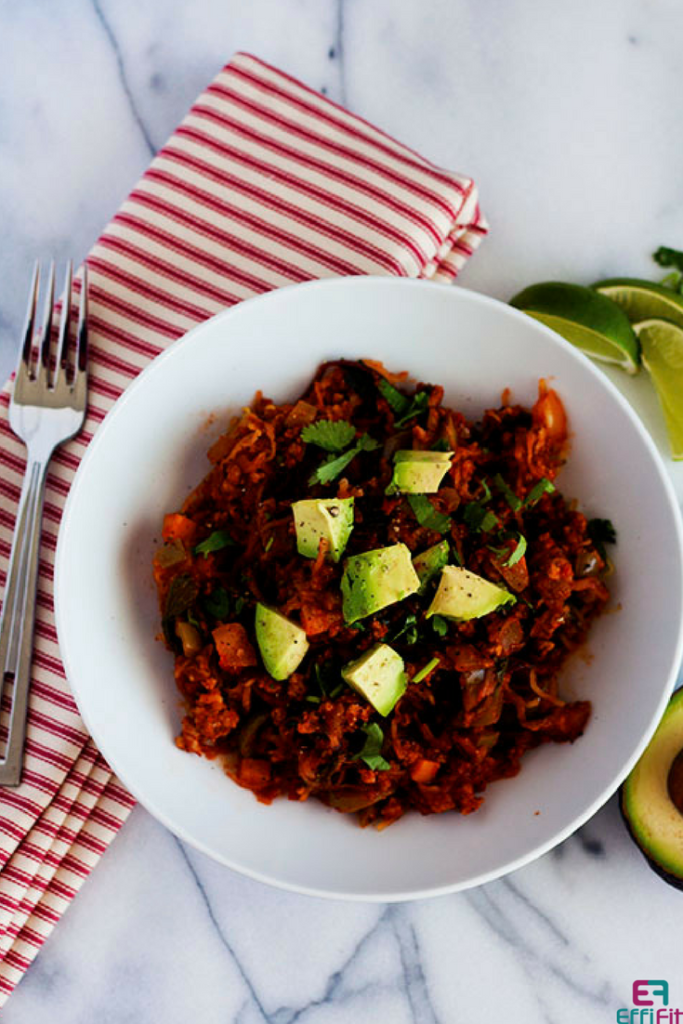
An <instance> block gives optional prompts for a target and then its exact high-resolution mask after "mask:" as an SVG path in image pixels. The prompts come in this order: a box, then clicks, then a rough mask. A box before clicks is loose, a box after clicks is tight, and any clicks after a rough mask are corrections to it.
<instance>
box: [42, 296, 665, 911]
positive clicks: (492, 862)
mask: <svg viewBox="0 0 683 1024" xmlns="http://www.w3.org/2000/svg"><path fill="white" fill-rule="evenodd" d="M338 356H343V357H346V358H358V357H371V358H375V359H382V360H383V361H384V362H385V363H386V365H387V366H388V367H390V368H392V369H397V370H400V369H407V370H409V371H410V372H411V374H412V375H413V376H415V377H417V378H419V379H421V380H425V381H431V382H432V383H441V384H444V385H445V387H446V402H447V404H448V405H451V406H454V407H455V408H457V409H460V410H462V411H463V412H464V413H465V415H466V416H468V417H477V416H478V415H479V414H480V413H481V412H482V411H483V410H484V409H485V408H486V407H489V406H492V405H493V406H495V405H497V404H499V401H500V395H501V392H502V390H503V388H505V387H509V388H511V389H512V394H513V398H514V400H515V401H519V402H522V403H527V404H531V403H532V402H533V401H534V399H535V397H536V394H537V384H538V379H539V378H540V377H546V378H551V379H552V382H553V386H554V387H556V389H557V390H558V392H559V393H560V395H561V397H562V400H563V402H564V403H565V406H566V408H567V411H568V415H569V420H570V428H571V433H572V448H571V456H570V460H569V463H568V465H567V466H566V468H565V469H564V470H563V472H562V474H561V476H560V481H559V485H560V487H561V489H562V491H563V493H564V494H565V495H567V496H572V497H576V498H577V499H578V500H579V502H580V505H581V507H582V509H583V510H585V511H586V513H587V514H589V515H591V516H596V515H597V516H602V517H607V518H610V519H612V520H613V522H614V523H615V525H616V528H617V531H618V544H617V546H616V548H615V550H614V553H613V554H614V561H615V564H616V574H615V575H614V577H613V578H612V580H611V587H612V593H613V602H612V603H613V610H612V611H611V612H607V613H606V614H605V615H603V616H602V617H601V618H600V620H599V621H598V622H597V623H596V624H595V626H594V629H593V631H592V633H591V636H590V641H589V650H590V654H591V658H590V659H586V658H583V659H582V658H581V657H579V656H574V657H573V659H571V661H570V663H569V665H568V666H567V668H566V671H565V672H564V675H563V681H562V690H563V692H564V693H565V694H568V695H570V696H572V697H576V698H579V697H581V698H588V699H590V700H591V701H592V702H593V715H592V718H591V720H590V723H589V726H588V729H587V731H586V733H585V735H584V736H583V737H582V738H581V739H580V740H578V741H577V742H576V743H575V744H573V745H569V744H562V745H555V744H548V745H546V746H544V747H543V748H540V749H538V750H536V751H534V752H532V753H530V754H529V755H527V756H526V758H525V759H524V763H523V767H522V771H521V774H520V775H519V776H518V777H517V778H514V779H511V780H506V781H502V782H497V783H494V784H493V785H492V786H490V787H489V788H488V789H487V791H486V799H485V802H484V805H483V807H482V808H481V810H479V811H477V812H476V813H475V814H473V815H471V816H469V817H462V816H460V815H458V814H455V813H451V814H443V815H435V816H430V817H426V818H423V817H420V816H419V815H418V814H409V815H407V816H406V817H405V818H403V819H402V820H401V821H400V822H398V823H397V824H396V825H393V826H392V827H391V828H389V829H387V830H386V831H383V832H377V831H375V830H374V829H372V828H369V829H360V828H359V827H358V826H357V824H356V822H355V820H354V819H353V818H351V817H348V816H345V815H341V814H338V813H337V812H335V811H331V810H329V809H327V808H325V807H323V806H322V805H321V804H319V803H317V802H316V801H310V802H308V803H305V804H298V803H291V802H288V801H287V800H278V801H276V802H275V803H274V804H273V805H271V806H269V807H268V806H264V805H262V804H259V803H258V802H257V801H256V800H255V798H254V797H253V796H252V794H251V793H250V792H248V791H247V790H244V789H240V788H239V787H238V786H236V785H235V784H234V783H233V782H231V781H230V780H229V779H228V778H227V777H226V776H225V774H224V773H223V772H222V770H221V768H220V765H219V764H217V763H215V762H213V763H212V762H209V761H207V760H205V759H203V758H199V757H194V756H191V755H189V754H187V753H183V752H182V751H180V750H178V748H177V747H176V746H175V745H174V742H173V740H174V737H175V736H176V734H177V732H178V727H179V722H180V718H181V712H180V705H179V700H178V695H177V693H176V690H175V686H174V681H173V671H172V669H173V666H172V660H171V656H170V655H169V654H168V652H167V651H166V650H165V649H164V648H163V646H162V645H161V644H160V643H159V642H158V641H155V639H154V637H155V634H157V633H158V630H159V617H158V610H157V602H156V593H155V589H154V586H153V584H152V579H151V559H152V555H153V552H154V549H155V546H156V544H157V543H158V538H159V532H160V524H161V520H162V516H163V514H164V513H165V512H167V511H169V510H172V509H175V508H177V507H178V506H179V505H180V503H181V501H182V499H183V498H184V496H185V494H186V493H187V492H188V490H189V489H190V488H191V487H192V486H193V485H195V484H196V483H197V482H198V481H199V480H200V479H201V478H202V476H203V475H204V473H205V472H206V470H207V467H208V463H207V462H206V450H207V448H208V446H209V444H210V442H211V441H212V440H213V438H214V437H215V436H217V434H218V433H220V432H221V431H222V430H223V429H225V426H226V424H227V421H228V416H229V415H230V414H233V413H234V412H235V411H236V410H238V409H239V408H240V407H241V406H243V405H245V404H247V403H248V402H249V401H250V399H251V397H252V395H253V394H254V392H255V391H256V390H257V389H261V390H263V391H264V392H265V393H266V394H267V395H269V396H271V397H272V398H274V399H275V400H276V401H283V400H287V399H291V398H292V397H293V396H296V395H297V394H298V393H299V392H300V391H301V390H302V389H303V388H304V386H305V385H306V383H307V382H308V381H309V379H310V377H311V375H312V373H313V371H314V370H315V368H316V366H317V365H318V363H319V362H320V361H321V360H323V359H327V358H333V357H338ZM212 413H214V414H216V415H217V419H216V420H215V422H214V423H213V425H212V426H209V427H207V419H208V418H209V416H210V414H212ZM681 535H682V531H681V524H680V516H679V513H678V509H677V506H676V504H675V501H674V498H673V493H672V490H671V485H670V484H669V482H668V480H667V477H666V474H665V471H664V469H663V466H662V464H661V462H660V459H659V457H658V455H657V453H656V451H655V448H654V446H653V444H652V442H651V440H650V438H649V437H648V436H647V434H646V433H645V431H644V430H643V428H642V426H641V425H640V423H639V422H638V420H637V419H636V417H635V415H634V414H633V413H632V411H631V410H630V408H629V407H628V405H627V403H626V402H625V400H624V399H623V398H622V397H621V396H620V394H619V393H618V391H617V390H616V389H615V388H614V386H613V385H612V384H611V383H610V382H609V381H608V380H607V379H606V378H605V377H604V376H603V374H602V373H601V371H600V370H599V369H597V368H596V367H594V366H593V365H592V364H591V363H590V361H589V360H588V359H586V358H585V357H584V356H582V355H581V354H580V353H578V352H577V351H576V350H575V349H573V348H572V347H571V346H570V345H568V344H567V343H566V342H564V341H563V340H562V339H561V338H559V337H558V336H557V335H556V334H554V333H553V332H552V331H550V330H548V329H547V328H545V327H543V326H542V325H540V324H539V323H538V322H536V321H535V320H533V319H531V318H530V317H527V316H525V315H524V314H523V313H520V312H518V311H517V310H514V309H511V308H510V307H508V306H505V305H503V304H502V303H499V302H496V301H495V300H493V299H489V298H485V297H484V296H481V295H477V294H474V293H472V292H467V291H463V290H461V289H457V288H447V287H444V286H443V285H432V284H427V283H423V282H415V281H406V280H392V279H383V278H351V279H348V278H347V279H341V280H334V281H325V282H316V283H312V284H305V285H299V286H296V287H293V288H286V289H283V290H280V291H275V292H271V293H270V294H268V295H265V296H263V297H260V298H258V299H254V300H252V301H249V302H244V303H242V304H241V305H239V306H237V307H235V308H234V309H231V310H229V311H227V312H225V313H222V314H220V315H218V316H216V317H214V318H213V319H212V320H209V321H208V322H206V323H204V324H202V325H201V326H200V327H197V328H196V329H195V330H193V331H191V332H190V333H189V334H188V335H186V336H185V337H184V338H182V339H181V340H180V341H178V342H176V344H174V345H172V346H171V347H170V348H169V349H168V350H167V351H166V352H165V353H164V354H163V355H161V356H159V358H157V359H156V360H154V362H153V363H152V364H151V365H150V366H149V367H148V368H147V369H146V370H145V372H144V373H142V374H141V375H140V376H139V377H138V378H137V380H136V381H135V382H134V383H133V384H131V385H130V387H129V388H128V389H127V391H126V392H125V394H124V395H123V396H122V398H121V399H120V400H119V401H118V402H117V404H116V406H115V408H114V409H113V410H112V412H111V413H110V414H109V416H108V417H107V419H106V421H105V422H104V423H103V424H102V426H101V427H100V428H99V430H98V432H97V434H96V436H95V438H94V440H93V441H92V443H91V444H90V446H89V448H88V451H87V453H86V455H85V458H84V459H83V461H82V463H81V466H80V468H79V470H78V473H77V476H76V479H75V481H74V484H73V486H72V489H71V494H70V496H69V500H68V502H67V506H66V510H65V513H64V519H63V522H62V528H61V532H60V537H59V545H58V549H57V564H56V583H55V588H56V604H57V628H58V632H59V639H60V644H61V650H62V655H63V658H64V663H65V666H66V671H67V676H68V679H69V682H70V684H71V686H72V688H73V691H74V694H75V696H76V700H77V701H78V705H79V708H80V710H81V713H82V715H83V718H84V720H85V722H86V725H87V727H88V729H89V730H90V732H91V733H92V735H93V737H94V739H95V741H96V743H97V744H98V746H99V747H100V749H101V751H102V753H103V754H104V756H105V757H106V758H107V760H108V761H109V763H110V764H111V766H112V767H113V768H114V770H115V771H116V772H117V773H118V775H119V777H120V778H121V779H122V781H123V782H124V783H125V785H126V786H128V788H129V789H130V790H131V792H132V793H133V794H134V795H135V796H136V797H137V798H138V800H139V801H140V803H141V804H143V805H144V806H145V807H146V808H147V809H148V810H149V811H150V813H152V814H153V815H154V816H155V817H156V818H158V819H159V820H160V821H162V822H163V823H164V824H165V825H167V826H168V827H169V828H170V829H171V830H172V831H173V832H175V833H176V834H177V835H178V836H180V837H181V838H183V839H185V840H187V841H188V842H190V843H192V844H193V845H194V846H196V847H197V848H199V849H200V850H203V851H204V852H206V853H208V854H211V855H212V856H213V857H215V858H217V859H218V860H220V861H222V862H223V863H224V864H227V865H229V866H230V867H232V868H235V869H236V870H238V871H242V872H244V873H245V874H247V875H250V876H252V877H253V878H257V879H261V880H263V881H267V882H271V883H274V884H277V885H281V886H284V887H286V888H289V889H294V890H297V891H299V892H305V893H313V894H318V895H326V896H334V897H346V898H355V899H365V900H400V899H409V898H413V897H419V896H426V895H433V894H437V893H445V892H451V891H454V890H457V889H462V888H466V887H468V886H472V885H476V884H478V883H481V882H484V881H487V880H488V879H491V878H495V877H496V876H497V875H501V874H503V873H504V872H506V871H510V870H512V869H513V868H516V867H519V866H520V865H522V864H524V863H526V862H527V861H529V860H531V859H532V858H534V857H536V856H538V855H539V854H541V853H543V852H544V851H546V850H549V849H550V848H551V847H552V846H554V845H555V844H556V843H558V842H560V840H562V839H564V838H565V837H566V836H568V835H569V834H570V833H571V832H572V831H573V830H574V829H576V828H577V827H578V826H579V825H581V824H582V823H583V822H584V821H585V820H586V819H587V818H588V817H590V815H591V814H593V813H594V812H595V811H596V810H597V809H598V808H599V807H600V806H601V805H602V804H603V803H604V802H605V800H607V798H608V797H609V796H610V795H611V794H612V793H613V792H614V791H615V789H616V788H617V786H618V785H619V783H620V782H621V780H622V779H623V778H624V776H625V775H626V773H627V772H628V771H629V769H630V768H631V766H632V765H633V764H634V762H635V760H636V758H637V757H638V756H639V755H640V753H641V751H642V750H643V748H644V746H645V744H646V742H647V741H648V739H649V737H650V735H651V734H652V732H653V730H654V727H655V725H656V722H657V720H658V718H659V716H660V714H661V712H662V710H663V707H664V704H665V702H666V700H667V698H668V695H669V692H670V690H671V688H672V685H673V682H674V677H675V672H676V669H677V667H678V664H679V661H680V656H681V642H682V626H681V623H682V622H683V594H682V591H683V557H682V547H683V546H682V542H681Z"/></svg>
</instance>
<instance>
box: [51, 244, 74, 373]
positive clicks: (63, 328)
mask: <svg viewBox="0 0 683 1024" xmlns="http://www.w3.org/2000/svg"><path fill="white" fill-rule="evenodd" d="M72 278H73V267H72V265H71V260H69V261H68V262H67V265H66V274H65V275H64V297H63V299H62V315H61V317H60V320H59V341H58V343H57V362H56V364H55V375H54V386H55V387H56V386H57V383H58V382H59V379H60V377H61V375H62V374H64V376H65V377H66V365H67V357H68V354H69V352H68V350H69V322H70V320H71V282H72Z"/></svg>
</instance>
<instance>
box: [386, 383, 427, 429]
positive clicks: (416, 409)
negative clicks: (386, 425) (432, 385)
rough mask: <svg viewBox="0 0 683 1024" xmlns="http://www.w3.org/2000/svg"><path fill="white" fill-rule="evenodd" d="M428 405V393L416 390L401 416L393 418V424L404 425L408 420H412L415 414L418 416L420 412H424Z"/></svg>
mask: <svg viewBox="0 0 683 1024" xmlns="http://www.w3.org/2000/svg"><path fill="white" fill-rule="evenodd" d="M428 407H429V395H428V394H427V392H426V391H418V393H417V394H416V395H413V397H412V399H411V400H410V405H409V406H408V408H407V409H406V411H405V412H404V413H403V414H402V416H401V417H400V418H399V419H397V420H394V426H395V427H402V426H404V425H405V424H406V423H407V422H408V420H412V419H414V417H415V416H419V415H420V414H421V413H423V412H425V410H426V409H427V408H428Z"/></svg>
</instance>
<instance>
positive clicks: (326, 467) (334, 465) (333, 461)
mask: <svg viewBox="0 0 683 1024" xmlns="http://www.w3.org/2000/svg"><path fill="white" fill-rule="evenodd" d="M379 446H380V444H379V441H375V439H374V438H372V437H370V436H369V435H368V434H363V435H362V437H359V438H358V441H357V443H356V444H355V445H354V446H353V448H349V450H348V451H347V452H344V454H343V455H331V456H330V457H329V458H327V459H325V461H324V462H323V464H322V465H321V466H318V468H317V469H316V471H315V473H312V474H311V476H310V477H309V480H308V483H309V486H310V487H313V486H314V485H315V484H329V483H331V481H332V480H335V479H336V478H337V477H338V476H339V474H340V473H343V472H344V470H345V469H346V467H347V466H348V465H349V463H350V462H352V461H353V459H355V457H356V455H358V454H359V453H360V452H373V451H375V449H377V448H379Z"/></svg>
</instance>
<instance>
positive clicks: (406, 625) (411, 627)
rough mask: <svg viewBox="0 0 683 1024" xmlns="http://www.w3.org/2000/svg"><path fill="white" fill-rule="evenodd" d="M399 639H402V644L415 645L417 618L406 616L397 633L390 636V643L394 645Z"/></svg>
mask: <svg viewBox="0 0 683 1024" xmlns="http://www.w3.org/2000/svg"><path fill="white" fill-rule="evenodd" d="M399 638H402V639H403V643H404V644H409V645H412V644H415V643H417V639H418V635H417V616H416V615H406V617H405V620H404V621H403V623H402V624H401V625H400V626H399V627H398V629H397V631H396V632H395V633H393V634H392V635H391V639H390V642H391V643H394V642H395V641H396V640H398V639H399Z"/></svg>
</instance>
